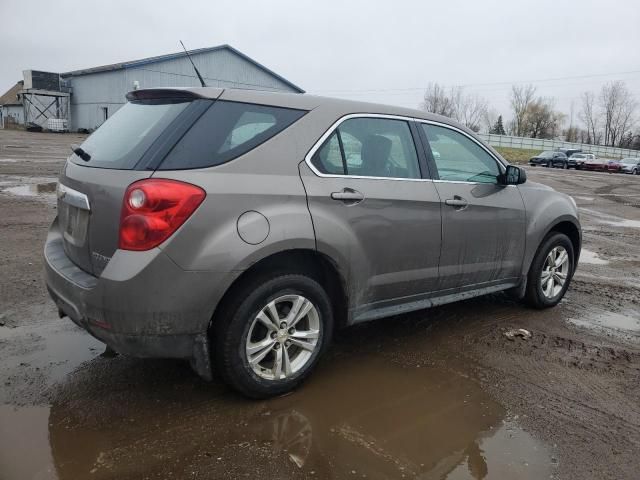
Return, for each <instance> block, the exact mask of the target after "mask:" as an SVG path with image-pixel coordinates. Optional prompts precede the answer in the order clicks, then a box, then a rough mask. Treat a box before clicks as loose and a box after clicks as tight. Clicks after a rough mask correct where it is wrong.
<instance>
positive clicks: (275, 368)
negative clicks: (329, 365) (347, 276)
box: [213, 274, 333, 398]
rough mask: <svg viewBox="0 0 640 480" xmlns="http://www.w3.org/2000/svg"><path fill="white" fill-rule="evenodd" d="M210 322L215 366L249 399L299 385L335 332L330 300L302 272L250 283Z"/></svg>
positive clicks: (263, 396)
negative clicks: (211, 324) (212, 322)
mask: <svg viewBox="0 0 640 480" xmlns="http://www.w3.org/2000/svg"><path fill="white" fill-rule="evenodd" d="M306 302H308V303H306ZM296 306H297V307H299V308H298V309H297V310H296ZM307 308H308V310H307ZM295 312H298V314H300V313H304V315H301V316H299V315H298V314H296V313H295ZM305 312H306V313H305ZM275 316H278V318H277V319H275V318H274V317H275ZM298 316H299V317H300V318H298V319H297V321H296V318H297V317H298ZM214 321H215V324H214V325H213V335H214V338H213V342H214V345H215V354H214V355H215V363H216V365H215V366H216V367H217V369H219V371H220V373H221V376H222V378H223V380H224V381H225V382H226V383H227V384H229V385H230V386H231V387H232V388H234V389H235V390H237V391H239V392H240V393H242V394H243V395H245V396H247V397H251V398H267V397H273V396H276V395H282V394H284V393H287V392H289V391H291V390H293V389H295V388H296V387H298V386H299V385H300V384H301V383H302V382H303V381H304V380H305V379H306V378H307V377H308V376H309V375H310V374H311V371H312V370H313V368H314V367H315V366H316V364H317V362H318V360H319V358H320V355H321V354H322V353H323V352H324V351H325V350H326V348H327V346H328V345H329V343H330V339H331V336H332V332H333V313H332V308H331V301H330V299H329V296H328V295H327V293H326V292H325V290H324V288H322V286H321V285H320V284H319V283H318V282H316V281H315V280H314V279H312V278H309V277H307V276H305V275H301V274H280V275H277V276H274V277H272V278H266V279H265V278H264V277H260V278H256V279H255V280H254V281H251V282H248V283H247V284H246V285H244V286H243V287H242V288H240V289H239V291H237V292H235V294H234V297H233V298H232V299H231V300H230V301H229V302H228V304H227V305H225V306H223V308H222V311H221V312H220V315H218V314H216V318H215V320H214ZM285 324H286V325H285ZM283 325H284V326H283ZM298 345H300V346H298ZM263 347H264V348H263ZM263 354H264V355H263Z"/></svg>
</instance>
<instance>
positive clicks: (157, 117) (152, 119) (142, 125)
mask: <svg viewBox="0 0 640 480" xmlns="http://www.w3.org/2000/svg"><path fill="white" fill-rule="evenodd" d="M188 105H189V101H187V100H183V99H180V100H175V101H167V100H164V101H162V102H159V101H154V100H151V101H149V100H147V101H133V102H128V103H126V104H125V105H124V106H122V107H121V108H120V109H119V110H118V111H117V112H116V113H115V114H114V115H113V116H112V117H111V118H109V119H108V120H107V121H106V122H104V123H103V124H102V125H101V126H100V128H98V129H97V130H96V131H95V132H94V133H93V134H92V135H91V136H90V137H89V138H87V139H86V140H85V142H84V143H83V144H82V145H81V148H82V149H83V150H84V151H85V152H86V153H88V154H89V155H90V156H91V157H90V159H89V160H88V161H86V162H85V161H84V160H82V159H80V158H79V157H78V156H75V155H73V156H72V161H73V162H74V163H77V164H79V165H86V166H89V167H99V168H114V169H121V170H129V169H133V168H134V167H135V165H136V164H137V163H138V161H140V158H141V157H142V155H143V154H144V153H145V152H146V151H147V149H148V148H149V147H150V146H151V144H152V143H153V142H154V141H155V140H156V139H157V138H158V137H159V136H160V135H161V134H162V132H163V131H164V130H165V129H166V128H167V126H168V125H169V124H170V123H171V122H172V121H173V120H175V118H176V117H177V116H178V115H179V114H180V113H181V112H182V111H184V110H185V108H187V106H188Z"/></svg>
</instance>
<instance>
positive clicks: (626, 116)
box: [599, 81, 637, 146]
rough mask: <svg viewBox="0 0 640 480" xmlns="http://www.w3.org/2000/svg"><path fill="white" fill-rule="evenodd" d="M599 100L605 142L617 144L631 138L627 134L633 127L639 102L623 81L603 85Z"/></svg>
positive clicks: (606, 143) (611, 144) (612, 144)
mask: <svg viewBox="0 0 640 480" xmlns="http://www.w3.org/2000/svg"><path fill="white" fill-rule="evenodd" d="M599 100H600V107H601V108H602V115H603V120H604V143H605V145H610V146H617V145H619V144H620V143H622V142H623V139H625V140H627V139H628V138H629V137H628V135H627V134H628V133H630V131H631V129H632V127H633V114H634V113H635V110H636V108H637V103H636V101H635V100H634V98H633V96H632V94H631V92H630V91H629V90H628V89H627V86H626V85H625V83H624V82H622V81H616V82H611V83H609V84H607V85H605V86H603V87H602V90H601V92H600V99H599Z"/></svg>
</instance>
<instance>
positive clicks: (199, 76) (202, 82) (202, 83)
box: [180, 40, 207, 87]
mask: <svg viewBox="0 0 640 480" xmlns="http://www.w3.org/2000/svg"><path fill="white" fill-rule="evenodd" d="M180 45H182V48H184V53H186V54H187V57H189V61H190V62H191V65H193V69H194V70H195V71H196V75H198V78H199V79H200V85H202V86H203V87H206V86H207V84H206V83H204V79H203V78H202V75H200V72H199V71H198V67H196V64H195V63H193V60H192V59H191V55H189V52H187V49H186V47H185V46H184V43H182V40H180Z"/></svg>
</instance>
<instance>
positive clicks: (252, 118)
mask: <svg viewBox="0 0 640 480" xmlns="http://www.w3.org/2000/svg"><path fill="white" fill-rule="evenodd" d="M305 113H307V111H306V110H295V109H290V108H281V107H272V106H267V105H255V104H250V103H240V102H229V101H224V100H218V101H216V102H215V103H214V104H213V105H212V106H211V107H210V108H209V109H208V110H207V111H206V112H205V113H204V114H203V115H202V116H201V117H200V118H199V119H198V120H197V121H196V123H195V124H194V125H193V126H192V127H191V128H190V129H189V131H188V132H187V133H186V134H185V135H184V136H183V137H182V138H181V139H180V141H179V142H178V143H177V144H176V145H175V146H174V147H173V149H172V150H171V151H170V152H169V154H168V155H167V157H166V158H165V159H164V161H163V162H162V163H161V164H160V166H159V168H158V169H159V170H185V169H193V168H205V167H213V166H216V165H220V164H223V163H226V162H228V161H231V160H233V159H234V158H237V157H239V156H241V155H244V154H245V153H247V152H248V151H250V150H253V149H254V148H256V147H258V146H259V145H261V144H263V143H264V142H266V141H267V140H269V139H270V138H272V137H274V136H275V135H277V134H278V133H280V132H282V131H283V130H284V129H286V128H287V127H289V126H290V125H291V124H293V123H294V122H295V121H297V120H298V119H300V118H301V117H302V116H303V115H304V114H305Z"/></svg>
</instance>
